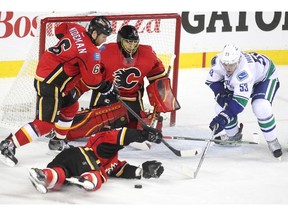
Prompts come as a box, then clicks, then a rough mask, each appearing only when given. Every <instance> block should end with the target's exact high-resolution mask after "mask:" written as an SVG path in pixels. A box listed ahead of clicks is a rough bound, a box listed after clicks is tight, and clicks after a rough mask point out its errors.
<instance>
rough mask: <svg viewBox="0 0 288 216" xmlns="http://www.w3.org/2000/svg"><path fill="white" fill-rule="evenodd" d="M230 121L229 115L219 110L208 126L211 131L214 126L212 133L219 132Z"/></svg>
mask: <svg viewBox="0 0 288 216" xmlns="http://www.w3.org/2000/svg"><path fill="white" fill-rule="evenodd" d="M230 121H231V117H230V116H229V115H228V114H227V113H226V112H225V111H223V112H220V113H219V114H218V115H217V116H216V117H215V118H214V119H213V120H212V121H211V123H210V125H209V128H210V129H211V130H212V131H213V129H214V128H215V132H214V134H218V133H220V132H221V131H222V130H223V129H224V128H225V127H226V125H227V124H228V123H229V122H230Z"/></svg>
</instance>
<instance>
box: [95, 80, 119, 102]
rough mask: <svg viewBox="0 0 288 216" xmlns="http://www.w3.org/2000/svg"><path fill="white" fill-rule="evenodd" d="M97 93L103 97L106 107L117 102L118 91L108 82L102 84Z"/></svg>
mask: <svg viewBox="0 0 288 216" xmlns="http://www.w3.org/2000/svg"><path fill="white" fill-rule="evenodd" d="M99 92H101V94H102V95H103V96H104V97H105V100H104V101H105V103H106V104H107V105H108V104H112V103H115V102H117V101H118V97H119V91H118V89H117V88H116V86H115V85H113V84H112V83H110V82H106V83H104V84H102V87H101V88H100V89H99Z"/></svg>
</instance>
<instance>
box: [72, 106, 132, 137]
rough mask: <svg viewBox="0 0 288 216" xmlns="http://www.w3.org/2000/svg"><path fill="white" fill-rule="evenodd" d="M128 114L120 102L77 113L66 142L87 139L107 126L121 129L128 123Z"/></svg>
mask: <svg viewBox="0 0 288 216" xmlns="http://www.w3.org/2000/svg"><path fill="white" fill-rule="evenodd" d="M128 121H129V119H128V113H127V110H126V109H125V107H123V105H122V104H121V103H120V102H117V103H114V104H111V105H109V106H105V107H100V108H96V109H92V110H84V111H79V112H78V113H77V114H76V116H75V117H74V120H73V123H72V126H71V128H70V130H69V132H68V134H67V137H66V139H67V140H68V141H71V140H75V139H80V138H84V137H89V136H91V135H92V134H94V133H97V132H99V131H101V130H102V129H103V127H104V126H106V125H109V126H110V127H111V128H116V127H122V126H125V125H126V124H127V123H128Z"/></svg>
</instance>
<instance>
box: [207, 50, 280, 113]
mask: <svg viewBox="0 0 288 216" xmlns="http://www.w3.org/2000/svg"><path fill="white" fill-rule="evenodd" d="M211 64H212V67H211V69H210V71H209V73H208V75H207V78H206V84H207V85H209V86H210V85H211V84H212V83H215V82H220V81H224V86H225V88H227V89H228V90H230V91H233V100H234V101H237V102H238V104H239V105H240V106H242V109H244V107H245V106H246V104H247V103H248V101H249V98H250V96H251V94H252V93H253V87H254V85H256V84H257V83H259V82H263V81H265V80H267V79H276V78H277V72H276V69H275V65H274V64H273V62H272V61H271V60H270V59H269V58H268V57H266V56H265V55H261V54H258V53H245V52H242V53H241V57H240V62H239V64H238V66H237V68H236V70H235V71H234V73H233V74H232V75H227V74H226V71H225V69H224V67H223V66H222V64H221V62H220V57H219V55H216V56H215V57H214V58H213V59H212V61H211Z"/></svg>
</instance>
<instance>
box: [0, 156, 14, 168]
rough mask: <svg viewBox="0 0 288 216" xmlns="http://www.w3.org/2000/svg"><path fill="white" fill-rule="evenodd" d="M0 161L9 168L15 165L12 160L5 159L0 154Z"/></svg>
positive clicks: (5, 157)
mask: <svg viewBox="0 0 288 216" xmlns="http://www.w3.org/2000/svg"><path fill="white" fill-rule="evenodd" d="M0 160H1V161H2V162H3V163H4V164H5V165H7V166H9V167H14V166H15V165H16V163H15V162H14V161H13V160H11V158H9V157H7V156H5V155H2V154H0ZM16 161H17V159H16Z"/></svg>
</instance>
